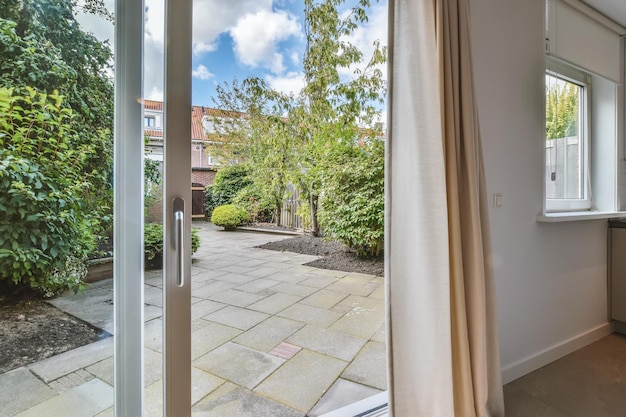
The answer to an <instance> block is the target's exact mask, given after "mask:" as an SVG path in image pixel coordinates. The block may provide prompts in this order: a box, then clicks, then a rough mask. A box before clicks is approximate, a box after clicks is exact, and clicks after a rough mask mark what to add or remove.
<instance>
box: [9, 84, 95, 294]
mask: <svg viewBox="0 0 626 417" xmlns="http://www.w3.org/2000/svg"><path fill="white" fill-rule="evenodd" d="M62 102H63V100H62V97H61V96H59V95H57V94H56V93H55V94H49V95H46V94H42V93H38V92H37V91H35V90H34V89H31V88H28V89H27V94H26V95H20V94H17V93H14V91H13V90H12V89H6V88H0V279H2V280H11V281H12V282H13V283H14V284H15V285H19V284H26V285H28V286H30V287H31V288H34V289H36V290H39V291H41V292H42V293H44V294H45V295H52V294H54V293H56V292H58V291H60V290H63V289H67V288H70V289H73V290H79V289H80V283H81V282H82V279H83V278H84V274H83V269H82V268H80V267H71V268H68V267H67V266H68V265H70V264H71V265H74V266H75V265H78V264H80V263H84V261H85V259H86V258H87V255H88V254H89V253H90V252H91V251H92V250H93V248H94V241H95V236H94V234H93V230H95V229H97V228H98V225H99V221H100V220H99V218H98V216H97V215H95V214H94V213H92V212H91V211H89V210H88V209H87V208H86V203H85V199H84V197H85V195H87V194H88V193H89V190H90V189H91V188H92V187H93V184H92V182H91V179H92V177H91V175H90V173H85V170H84V168H85V165H84V164H85V161H86V159H87V158H88V156H89V155H92V154H94V153H95V152H96V150H95V149H94V146H93V145H89V144H88V143H86V142H84V141H83V138H79V137H78V136H79V135H78V133H77V132H76V131H75V130H74V129H73V124H72V116H73V112H72V110H70V109H68V108H64V107H63V106H62ZM98 134H99V133H98V132H93V135H98ZM79 142H82V144H79Z"/></svg>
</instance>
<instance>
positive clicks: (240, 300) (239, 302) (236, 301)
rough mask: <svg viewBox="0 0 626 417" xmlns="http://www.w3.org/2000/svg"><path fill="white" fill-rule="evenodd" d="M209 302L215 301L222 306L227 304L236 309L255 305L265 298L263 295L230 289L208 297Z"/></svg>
mask: <svg viewBox="0 0 626 417" xmlns="http://www.w3.org/2000/svg"><path fill="white" fill-rule="evenodd" d="M208 298H209V299H210V300H213V301H217V302H219V303H223V304H229V305H231V306H236V307H247V306H249V305H250V304H253V303H256V302H257V301H260V300H262V299H264V298H265V296H263V295H259V294H250V293H249V292H245V291H240V290H235V289H230V290H226V291H222V292H218V293H217V294H213V295H210V296H209V297H208Z"/></svg>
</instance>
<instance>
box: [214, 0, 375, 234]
mask: <svg viewBox="0 0 626 417" xmlns="http://www.w3.org/2000/svg"><path fill="white" fill-rule="evenodd" d="M344 4H345V0H305V1H304V15H305V34H306V50H305V54H304V60H303V72H304V81H305V86H304V88H303V89H302V90H301V91H300V92H299V94H297V95H286V94H282V93H280V92H278V91H275V90H273V89H271V88H270V87H269V86H268V85H267V84H266V83H264V82H263V81H262V80H259V79H247V80H245V81H244V82H243V84H242V85H243V86H244V88H238V84H237V83H236V82H235V83H233V85H231V86H228V85H227V86H225V87H224V88H223V89H222V90H221V94H219V95H218V100H217V101H216V104H217V106H218V107H220V108H223V109H227V110H237V111H239V112H241V113H242V114H243V115H244V116H243V117H240V118H238V121H236V122H231V121H229V120H228V118H222V120H219V119H220V118H215V122H216V124H217V128H216V132H215V134H214V135H213V138H214V140H215V142H218V143H219V144H218V145H216V146H214V147H213V149H210V151H212V152H214V153H219V152H223V151H224V150H226V149H229V150H232V149H233V147H228V146H227V145H226V144H227V143H234V144H236V149H237V152H239V155H240V157H244V155H245V157H247V158H253V156H252V155H253V152H252V151H253V150H255V151H258V150H259V146H258V145H260V144H263V147H264V148H263V149H264V152H263V154H264V155H267V158H264V164H265V166H269V167H271V168H272V169H270V170H266V171H265V175H268V174H269V175H271V176H272V177H273V178H274V180H275V181H276V183H275V184H274V185H273V187H274V190H275V191H276V192H277V193H280V191H281V187H280V185H279V184H285V183H286V182H287V181H293V182H294V183H296V184H297V186H298V189H299V191H300V197H301V198H303V199H304V200H305V201H306V203H307V204H308V206H309V207H310V217H311V219H310V220H311V229H312V230H311V231H312V233H313V234H314V235H317V234H318V233H319V223H318V208H319V201H320V195H321V193H322V190H323V188H324V185H323V184H324V181H325V180H324V177H325V176H326V175H332V172H329V170H330V171H332V170H333V168H332V166H331V165H332V164H329V162H330V161H331V160H332V158H333V156H334V155H336V153H337V150H338V149H342V147H343V146H344V145H345V144H350V145H355V144H356V142H357V139H358V137H359V132H360V130H361V129H360V126H370V127H371V125H372V122H373V120H374V117H375V116H376V115H377V114H379V113H380V110H379V108H380V105H381V103H382V102H383V100H384V95H385V92H386V83H385V80H384V78H383V74H382V72H381V70H380V69H379V66H380V65H381V64H383V63H384V62H385V60H386V48H385V47H382V46H381V45H380V43H379V42H376V43H375V44H374V45H373V46H374V51H373V53H372V55H371V56H370V57H368V58H366V57H365V56H364V54H363V52H362V51H360V50H359V49H358V48H357V47H356V46H355V45H354V44H352V43H351V42H350V35H352V34H353V33H354V31H355V30H356V29H357V28H358V27H359V26H361V25H362V24H364V23H366V22H367V19H368V18H367V10H368V8H369V7H371V2H370V1H369V0H359V1H358V2H357V4H356V6H354V7H353V8H351V9H348V10H347V11H345V10H342V8H343V6H344ZM348 73H350V75H346V74H348ZM232 99H234V100H232ZM233 102H236V103H238V104H239V106H232V103H233ZM243 121H245V122H243ZM235 125H236V128H234V129H232V127H234V126H235ZM270 149H273V151H270ZM260 166H261V165H260ZM277 198H278V195H277ZM280 199H281V200H282V196H281V197H280Z"/></svg>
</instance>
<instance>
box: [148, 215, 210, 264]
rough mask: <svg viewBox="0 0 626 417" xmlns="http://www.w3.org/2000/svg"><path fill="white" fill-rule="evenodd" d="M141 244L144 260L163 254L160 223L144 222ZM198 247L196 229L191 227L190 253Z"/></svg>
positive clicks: (198, 241)
mask: <svg viewBox="0 0 626 417" xmlns="http://www.w3.org/2000/svg"><path fill="white" fill-rule="evenodd" d="M143 245H144V254H145V256H146V260H148V261H151V260H153V259H155V258H157V257H159V256H163V225H162V224H160V223H146V224H145V225H144V226H143ZM199 247H200V236H198V229H193V228H192V229H191V253H195V252H196V251H197V250H198V248H199Z"/></svg>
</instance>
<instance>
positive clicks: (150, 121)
mask: <svg viewBox="0 0 626 417" xmlns="http://www.w3.org/2000/svg"><path fill="white" fill-rule="evenodd" d="M143 123H144V126H145V127H156V117H154V116H145V117H144V118H143Z"/></svg>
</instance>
